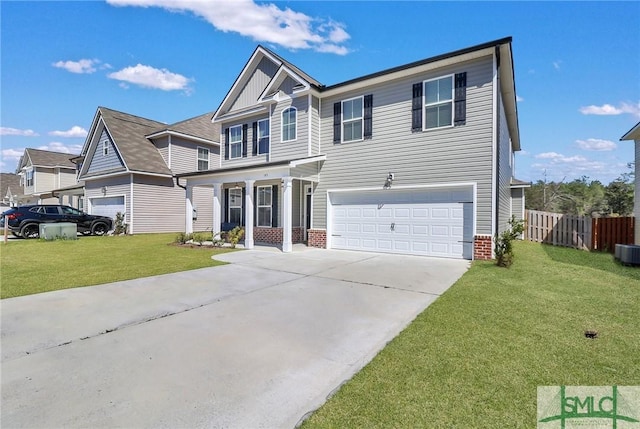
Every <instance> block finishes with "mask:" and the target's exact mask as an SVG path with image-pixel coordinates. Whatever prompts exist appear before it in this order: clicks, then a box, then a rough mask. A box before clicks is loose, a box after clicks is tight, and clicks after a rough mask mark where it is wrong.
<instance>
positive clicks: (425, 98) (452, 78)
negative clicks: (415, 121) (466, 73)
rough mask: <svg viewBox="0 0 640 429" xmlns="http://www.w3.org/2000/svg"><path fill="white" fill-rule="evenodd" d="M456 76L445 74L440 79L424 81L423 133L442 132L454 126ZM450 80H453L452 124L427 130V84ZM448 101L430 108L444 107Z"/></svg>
mask: <svg viewBox="0 0 640 429" xmlns="http://www.w3.org/2000/svg"><path fill="white" fill-rule="evenodd" d="M454 77H455V76H454V74H453V73H451V74H445V75H441V76H438V77H434V78H431V79H426V80H423V81H422V131H433V130H442V129H446V128H452V127H453V126H454V121H453V120H454V116H455V96H456V89H455V78H454ZM446 78H450V79H451V123H450V124H449V125H443V126H439V127H433V128H427V86H426V85H427V83H429V82H433V81H436V80H442V79H446ZM445 103H446V101H441V102H440V101H439V102H437V103H432V104H430V106H438V105H444V104H445Z"/></svg>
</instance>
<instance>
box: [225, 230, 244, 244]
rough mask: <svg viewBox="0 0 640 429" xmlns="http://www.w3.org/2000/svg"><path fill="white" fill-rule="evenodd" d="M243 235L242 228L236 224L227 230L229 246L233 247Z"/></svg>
mask: <svg viewBox="0 0 640 429" xmlns="http://www.w3.org/2000/svg"><path fill="white" fill-rule="evenodd" d="M242 237H244V228H240V227H239V226H236V227H235V228H233V229H232V230H231V231H229V232H227V241H228V242H229V243H231V247H233V248H235V247H236V245H237V244H238V242H239V241H240V240H242Z"/></svg>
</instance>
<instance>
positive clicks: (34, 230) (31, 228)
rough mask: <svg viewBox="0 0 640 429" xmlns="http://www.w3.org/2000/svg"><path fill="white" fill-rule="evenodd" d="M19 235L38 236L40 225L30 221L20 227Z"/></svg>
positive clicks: (25, 236) (24, 236)
mask: <svg viewBox="0 0 640 429" xmlns="http://www.w3.org/2000/svg"><path fill="white" fill-rule="evenodd" d="M20 235H22V237H23V238H38V237H40V226H38V224H35V223H30V224H27V225H25V226H23V227H22V230H21V231H20Z"/></svg>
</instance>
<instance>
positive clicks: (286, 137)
mask: <svg viewBox="0 0 640 429" xmlns="http://www.w3.org/2000/svg"><path fill="white" fill-rule="evenodd" d="M297 114H298V111H297V110H296V108H295V107H289V108H288V109H285V110H284V111H283V112H282V141H283V142H287V141H290V140H295V139H296V138H297V136H296V132H297V131H296V128H297V127H296V123H297Z"/></svg>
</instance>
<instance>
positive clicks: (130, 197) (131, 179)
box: [124, 173, 133, 234]
mask: <svg viewBox="0 0 640 429" xmlns="http://www.w3.org/2000/svg"><path fill="white" fill-rule="evenodd" d="M129 200H130V204H131V208H130V209H129V210H130V212H129V233H130V234H133V173H131V178H130V179H129ZM124 208H125V211H124V217H125V222H126V218H127V210H126V209H127V197H126V196H125V197H124Z"/></svg>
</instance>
